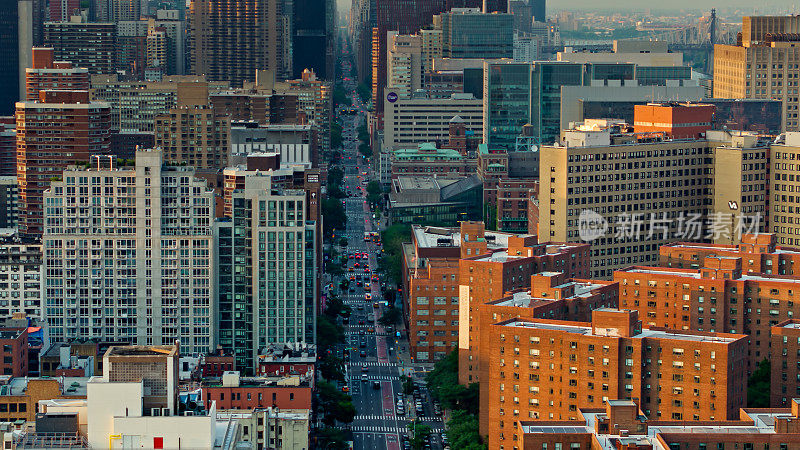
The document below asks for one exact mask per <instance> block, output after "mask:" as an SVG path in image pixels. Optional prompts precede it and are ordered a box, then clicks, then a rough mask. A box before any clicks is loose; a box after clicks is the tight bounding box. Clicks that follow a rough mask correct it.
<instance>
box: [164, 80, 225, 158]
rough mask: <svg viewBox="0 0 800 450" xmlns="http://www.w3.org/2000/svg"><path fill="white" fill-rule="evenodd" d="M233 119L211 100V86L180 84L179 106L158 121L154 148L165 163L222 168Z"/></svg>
mask: <svg viewBox="0 0 800 450" xmlns="http://www.w3.org/2000/svg"><path fill="white" fill-rule="evenodd" d="M230 136H231V119H230V117H229V116H227V115H223V114H221V113H219V112H217V111H216V110H215V109H214V107H213V106H211V104H210V103H209V101H208V83H205V82H196V83H178V104H177V107H176V108H173V109H171V110H170V111H169V114H165V115H161V116H157V117H156V118H155V145H156V147H159V148H162V149H163V151H164V160H165V161H167V162H170V163H186V164H188V165H190V166H193V167H195V168H197V169H222V168H224V167H225V166H226V165H227V163H228V154H229V153H230Z"/></svg>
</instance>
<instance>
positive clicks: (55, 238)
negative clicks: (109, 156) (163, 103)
mask: <svg viewBox="0 0 800 450" xmlns="http://www.w3.org/2000/svg"><path fill="white" fill-rule="evenodd" d="M94 163H95V164H97V165H96V166H95V168H94V169H87V170H79V169H71V170H67V171H65V172H64V175H63V178H62V180H60V181H58V182H54V183H53V185H52V186H51V188H50V190H48V191H47V193H46V199H45V205H46V206H45V208H44V209H45V230H44V237H43V247H44V254H45V258H46V259H47V261H48V263H47V268H46V272H45V285H46V286H47V287H46V288H45V294H44V295H45V299H46V300H45V309H46V314H47V317H48V321H49V325H50V335H51V338H52V340H53V341H55V342H65V341H68V340H70V339H73V338H98V339H103V340H115V341H128V342H133V343H137V344H140V345H170V344H173V343H175V342H176V341H178V342H179V343H180V345H181V347H182V348H183V349H184V350H185V351H186V352H187V353H205V352H208V351H210V350H213V349H214V348H216V335H215V327H214V324H215V321H216V302H215V301H214V296H215V295H216V282H217V280H216V270H215V267H214V264H215V261H216V257H215V249H214V238H213V234H212V225H213V223H212V222H213V220H214V193H213V191H212V190H210V189H209V188H208V187H207V186H206V183H205V181H202V180H199V179H196V178H194V169H192V168H188V167H168V166H166V165H164V162H163V158H162V154H161V152H160V151H158V150H141V151H139V152H137V154H136V166H135V167H129V168H116V167H113V166H112V167H109V166H108V165H105V166H103V163H104V160H103V159H102V158H98V159H97V160H95V161H94ZM112 164H113V163H112ZM90 194H91V196H90Z"/></svg>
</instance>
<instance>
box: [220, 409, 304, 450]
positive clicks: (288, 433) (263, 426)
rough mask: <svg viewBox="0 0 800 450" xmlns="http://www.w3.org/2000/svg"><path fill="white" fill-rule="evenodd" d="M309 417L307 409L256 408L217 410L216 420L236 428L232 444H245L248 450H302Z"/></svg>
mask: <svg viewBox="0 0 800 450" xmlns="http://www.w3.org/2000/svg"><path fill="white" fill-rule="evenodd" d="M309 416H310V411H309V410H307V409H278V408H271V407H270V408H257V409H253V410H250V411H245V410H221V411H218V412H217V417H218V419H228V420H231V421H235V422H236V423H237V424H238V428H237V435H236V441H238V442H240V443H245V442H248V443H249V444H250V447H249V448H254V449H256V448H280V449H284V450H306V449H308V448H310V447H309V442H308V434H309Z"/></svg>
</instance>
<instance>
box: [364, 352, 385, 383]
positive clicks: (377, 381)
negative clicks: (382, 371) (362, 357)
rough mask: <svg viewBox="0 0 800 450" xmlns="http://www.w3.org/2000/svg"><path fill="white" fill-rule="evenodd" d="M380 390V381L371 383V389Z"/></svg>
mask: <svg viewBox="0 0 800 450" xmlns="http://www.w3.org/2000/svg"><path fill="white" fill-rule="evenodd" d="M362 353H363V352H362ZM380 388H381V382H380V381H373V382H372V389H380Z"/></svg>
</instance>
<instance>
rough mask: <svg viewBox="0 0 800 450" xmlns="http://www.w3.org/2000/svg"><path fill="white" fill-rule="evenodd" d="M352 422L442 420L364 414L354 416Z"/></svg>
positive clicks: (437, 418) (436, 419)
mask: <svg viewBox="0 0 800 450" xmlns="http://www.w3.org/2000/svg"><path fill="white" fill-rule="evenodd" d="M353 420H398V421H405V422H411V421H413V420H419V421H420V422H441V420H442V418H441V417H435V416H433V417H428V416H417V417H411V416H397V415H392V416H378V415H369V414H365V415H361V416H355V418H354V419H353Z"/></svg>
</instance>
